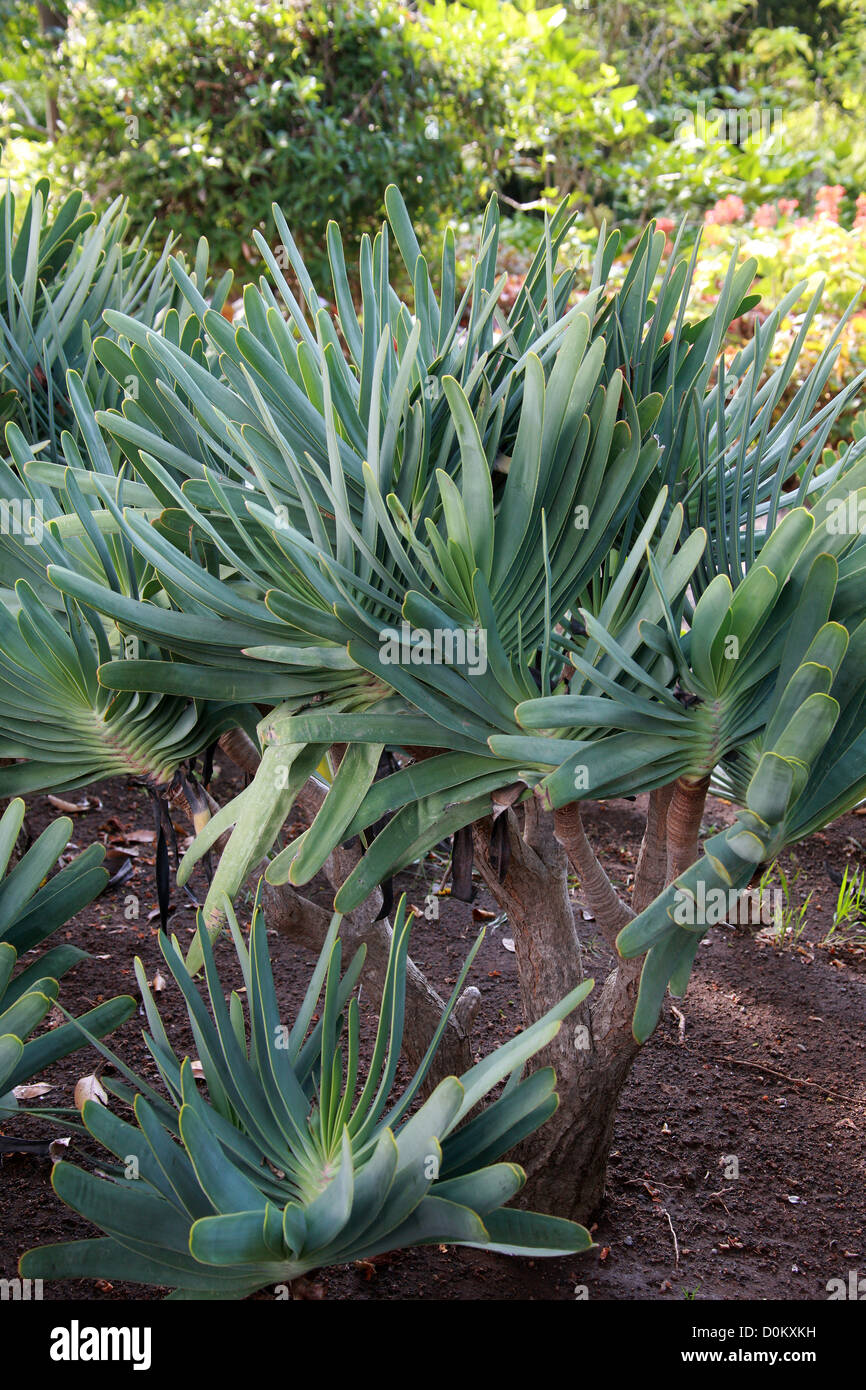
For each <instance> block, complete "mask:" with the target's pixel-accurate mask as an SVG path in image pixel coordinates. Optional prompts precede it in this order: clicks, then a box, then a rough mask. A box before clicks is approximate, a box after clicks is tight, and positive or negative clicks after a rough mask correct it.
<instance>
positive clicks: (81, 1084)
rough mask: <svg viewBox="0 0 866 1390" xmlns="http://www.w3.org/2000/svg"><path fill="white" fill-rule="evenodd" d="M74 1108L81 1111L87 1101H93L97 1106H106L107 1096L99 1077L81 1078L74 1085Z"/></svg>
mask: <svg viewBox="0 0 866 1390" xmlns="http://www.w3.org/2000/svg"><path fill="white" fill-rule="evenodd" d="M74 1099H75V1108H76V1110H83V1109H84V1106H85V1105H86V1103H87V1102H88V1101H89V1100H95V1101H96V1103H97V1105H107V1103H108V1095H107V1093H106V1091H104V1090H103V1087H102V1084H101V1083H100V1080H99V1077H98V1076H96V1075H95V1074H94V1075H91V1076H82V1078H81V1080H80V1081H77V1082H76V1083H75V1096H74Z"/></svg>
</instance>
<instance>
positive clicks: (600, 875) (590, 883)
mask: <svg viewBox="0 0 866 1390" xmlns="http://www.w3.org/2000/svg"><path fill="white" fill-rule="evenodd" d="M553 833H554V835H555V836H556V838H557V840H558V841H559V843H560V844H561V845H562V847H563V849H564V850H565V852H566V854H567V855H568V857H569V859H570V860H571V863H572V866H573V868H574V869H576V870H577V873H578V876H579V878H580V891H581V893H582V895H583V898H584V900H585V902H586V905H587V907H588V908H589V909H590V911H591V912H593V913H594V914H595V917H596V920H597V922H598V926H599V930H600V931H601V934H602V936H603V937H604V939H605V941H607V942H608V944H609V945H613V943H614V940H615V938H616V935H617V932H619V931H621V930H622V928H623V927H624V926H625V924H626V922H630V921H631V919H632V917H633V916H634V913H633V912H632V910H631V908H630V907H629V906H628V905H627V904H626V903H624V902H623V900H622V898H621V897H620V896H619V893H617V891H616V889H615V888H614V886H613V884H612V883H611V881H610V879H609V878H608V876H607V874H606V873H605V871H604V869H603V868H602V866H601V864H600V863H599V860H598V857H597V855H596V853H595V850H594V849H593V848H592V845H591V844H590V843H589V840H588V839H587V838H586V831H585V830H584V828H583V821H582V819H581V815H580V802H578V801H573V802H572V803H571V805H570V806H562V807H560V809H559V810H558V811H554V813H553Z"/></svg>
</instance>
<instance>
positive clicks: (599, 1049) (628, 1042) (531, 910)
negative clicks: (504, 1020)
mask: <svg viewBox="0 0 866 1390" xmlns="http://www.w3.org/2000/svg"><path fill="white" fill-rule="evenodd" d="M567 809H568V810H569V811H570V810H571V809H572V808H570V807H569V808H567ZM508 817H509V827H508V828H509V837H510V845H511V860H510V864H509V869H508V873H507V875H506V877H505V881H504V882H503V883H500V882H499V879H498V875H497V874H496V873H495V872H494V870H493V866H492V865H491V863H490V859H489V856H488V853H487V849H488V845H489V830H490V822H489V821H483V822H480V823H479V824H478V826H476V832H475V851H476V863H477V864H478V867H479V869H480V872H481V874H482V877H483V878H484V880H485V882H486V884H487V887H488V888H489V890H490V892H491V893H492V894H493V897H494V898H495V900H496V902H497V903H498V905H499V906H500V907H501V908H502V909H503V910H504V911H506V912H507V913H508V920H509V925H510V928H511V931H512V934H513V937H514V945H515V953H516V958H517V967H518V974H519V978H520V991H521V999H522V1003H523V1009H524V1018H525V1019H526V1021H527V1023H530V1022H532V1021H533V1020H534V1019H536V1018H539V1017H540V1016H541V1015H542V1014H543V1013H545V1012H546V1010H547V1009H549V1008H551V1007H552V1006H553V1005H554V1004H556V1003H558V1002H559V1000H560V999H561V998H562V997H563V995H564V994H566V993H567V992H568V991H569V990H571V989H573V988H574V987H575V985H577V984H579V983H580V981H581V980H582V979H583V962H582V959H581V948H580V941H579V937H578V933H577V929H576V925H575V919H574V913H573V910H572V906H571V902H570V900H569V894H568V874H567V864H566V857H565V853H564V846H563V841H565V842H567V843H568V844H569V846H570V847H571V848H572V849H573V850H574V851H575V854H576V861H575V860H573V862H575V867H577V868H578V872H581V873H582V877H581V891H582V893H583V895H584V897H585V899H586V901H587V902H588V903H589V904H590V906H592V909H593V911H594V912H595V913H596V919H597V922H598V925H599V927H600V928H602V929H603V930H604V932H605V935H607V936H610V934H611V932H612V925H611V924H612V920H613V919H615V920H616V921H620V922H621V923H622V922H624V921H626V920H628V915H629V909H628V908H627V907H626V906H625V904H624V903H622V902H621V900H620V899H619V896H618V895H617V894H616V893H615V891H614V890H613V887H612V885H611V884H610V881H609V879H608V878H607V875H606V874H604V871H603V869H602V868H601V865H600V864H599V863H598V860H597V859H596V857H595V855H594V853H593V852H592V849H591V847H590V846H589V844H588V842H586V837H585V835H584V834H583V826H582V824H581V822H580V819H579V816H578V817H577V818H576V822H575V817H573V816H563V815H562V813H561V812H556V813H555V816H551V815H550V813H549V812H544V811H542V810H541V808H540V807H539V806H538V804H537V803H535V802H529V803H527V805H526V810H525V823H524V828H523V833H522V834H521V832H520V829H519V825H518V821H517V817H516V816H515V814H514V813H513V812H508ZM581 837H582V842H581ZM587 877H588V878H589V879H590V887H589V888H588V886H587ZM608 911H610V912H611V914H612V917H611V918H605V919H602V912H608ZM640 967H641V962H640V961H637V962H635V961H629V962H620V963H619V964H618V965H616V966H615V968H614V969H613V970H612V971H611V973H610V974H609V975H608V977H607V979H606V980H605V981H604V983H603V984H602V985H601V987H598V986H596V989H595V990H594V991H593V994H591V995H590V996H589V999H588V1000H587V1001H586V1002H585V1003H584V1004H583V1005H582V1006H581V1008H580V1010H578V1011H576V1012H575V1013H574V1014H572V1015H571V1016H570V1017H569V1018H568V1019H566V1021H565V1022H564V1023H563V1026H562V1028H561V1029H560V1031H559V1033H558V1035H557V1037H556V1038H555V1039H554V1041H553V1042H552V1043H551V1044H550V1046H549V1047H548V1048H546V1049H545V1051H544V1052H543V1053H542V1054H540V1055H539V1057H538V1058H537V1059H536V1063H535V1065H538V1064H541V1065H545V1064H551V1065H553V1067H554V1068H555V1071H556V1077H557V1091H558V1093H559V1098H560V1104H559V1109H558V1110H557V1111H556V1113H555V1114H554V1115H553V1116H552V1117H551V1119H550V1120H548V1121H547V1123H546V1124H545V1125H543V1126H542V1128H541V1129H540V1130H538V1131H537V1132H536V1133H535V1134H534V1135H532V1136H531V1138H530V1139H528V1140H527V1141H526V1142H525V1143H524V1144H523V1145H521V1146H520V1148H519V1150H518V1152H517V1154H516V1157H517V1159H518V1161H519V1162H520V1163H522V1164H523V1166H524V1168H525V1169H526V1172H527V1184H526V1187H525V1188H524V1189H523V1192H522V1194H521V1203H522V1204H525V1205H526V1206H529V1207H534V1208H537V1209H538V1210H541V1211H549V1212H554V1213H556V1214H557V1215H560V1216H569V1217H572V1218H573V1219H575V1220H579V1221H587V1220H588V1219H589V1218H590V1217H591V1216H592V1215H593V1213H594V1212H595V1211H596V1210H597V1208H598V1206H599V1203H600V1202H601V1199H602V1197H603V1195H604V1183H605V1173H606V1168H607V1159H608V1154H609V1152H610V1145H611V1139H612V1136H613V1125H614V1119H615V1116H616V1110H617V1104H618V1099H619V1094H620V1091H621V1089H622V1086H623V1085H624V1083H625V1080H626V1078H627V1076H628V1073H629V1069H630V1067H631V1064H632V1061H633V1060H634V1057H635V1055H636V1053H637V1050H638V1049H637V1044H636V1043H635V1042H634V1039H633V1037H632V1033H631V1020H632V1015H633V1012H634V1004H635V1000H636V995H637V982H638V979H639V976H640Z"/></svg>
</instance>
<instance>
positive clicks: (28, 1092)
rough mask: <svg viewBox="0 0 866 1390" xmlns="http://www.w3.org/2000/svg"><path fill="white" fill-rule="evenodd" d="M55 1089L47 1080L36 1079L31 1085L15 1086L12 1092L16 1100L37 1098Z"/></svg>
mask: <svg viewBox="0 0 866 1390" xmlns="http://www.w3.org/2000/svg"><path fill="white" fill-rule="evenodd" d="M53 1090H54V1087H53V1086H49V1085H48V1083H47V1081H36V1082H34V1083H33V1085H31V1086H13V1087H12V1094H13V1096H14V1097H15V1099H16V1100H36V1099H37V1097H39V1096H44V1095H47V1094H48V1092H49V1091H53Z"/></svg>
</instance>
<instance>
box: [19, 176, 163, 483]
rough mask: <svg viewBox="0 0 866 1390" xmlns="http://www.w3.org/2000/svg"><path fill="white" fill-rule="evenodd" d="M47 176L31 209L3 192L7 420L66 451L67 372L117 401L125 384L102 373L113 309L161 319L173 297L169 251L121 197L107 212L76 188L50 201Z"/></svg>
mask: <svg viewBox="0 0 866 1390" xmlns="http://www.w3.org/2000/svg"><path fill="white" fill-rule="evenodd" d="M48 194H49V183H48V180H47V179H41V180H40V181H39V182H38V183H37V184H36V185H35V187H34V188H33V191H32V193H31V195H30V197H29V199H28V200H27V201H26V203H25V204H24V207H23V209H22V208H16V202H15V197H14V195H13V194H12V192H11V190H7V191H6V192H5V193H4V194H3V195H2V197H0V426H2V425H5V424H6V423H7V422H9V421H13V422H14V423H15V424H17V425H18V426H19V427H20V428H21V429H22V430H23V431H24V433H25V435H26V436H27V437H28V438H29V439H30V441H31V442H32V443H33V445H34V446H35V445H36V444H38V443H40V442H41V441H47V443H48V451H49V453H48V456H49V457H50V458H52V459H57V458H58V457H59V456H60V436H61V433H62V431H63V430H65V429H74V428H75V424H74V419H73V413H72V407H71V405H70V402H69V399H68V397H67V393H66V373H67V371H70V370H74V371H76V372H77V373H78V374H79V375H80V376H81V377H82V379H83V380H84V382H85V383H86V384H87V387H88V390H89V391H90V393H91V397H92V399H93V400H94V401H98V402H100V403H102V404H103V405H113V404H115V403H116V401H117V399H118V397H119V394H120V392H119V390H118V388H117V387H116V386H115V384H114V383H113V382H112V381H111V380H110V379H107V378H105V377H104V375H103V374H101V373H100V372H99V371H98V367H97V363H96V361H95V358H94V356H93V339H94V337H96V336H97V335H98V334H99V333H104V332H105V325H104V323H103V321H102V315H103V312H104V310H106V309H117V310H120V311H122V312H124V313H128V314H136V315H138V316H140V317H141V318H142V319H143V321H144V322H146V323H150V324H155V323H156V322H157V321H158V319H159V318H160V316H161V314H162V312H163V311H164V310H165V309H166V308H167V306H168V305H169V303H170V301H171V296H172V289H173V287H172V283H171V281H170V279H169V277H168V274H167V270H166V262H167V259H168V253H169V250H170V249H171V248H170V245H168V246H166V248H165V250H164V251H163V254H162V256H161V258H159V259H156V258H155V257H154V256H152V255H151V254H150V253H149V252H148V251H147V250H146V245H145V240H141V241H138V240H134V239H131V238H130V237H129V236H128V231H129V224H130V218H129V215H128V212H127V210H126V205H125V203H124V202H122V201H121V200H120V199H117V200H116V201H115V202H114V203H112V205H111V207H109V209H108V210H107V212H105V213H104V214H103V215H102V217H100V218H98V219H97V216H96V214H95V213H94V212H93V211H92V210H91V209H89V208H88V207H87V206H86V205H84V204H83V203H82V196H81V193H71V194H70V195H69V197H68V198H66V199H65V200H64V201H63V202H62V203H60V205H59V206H54V207H49V198H48Z"/></svg>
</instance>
